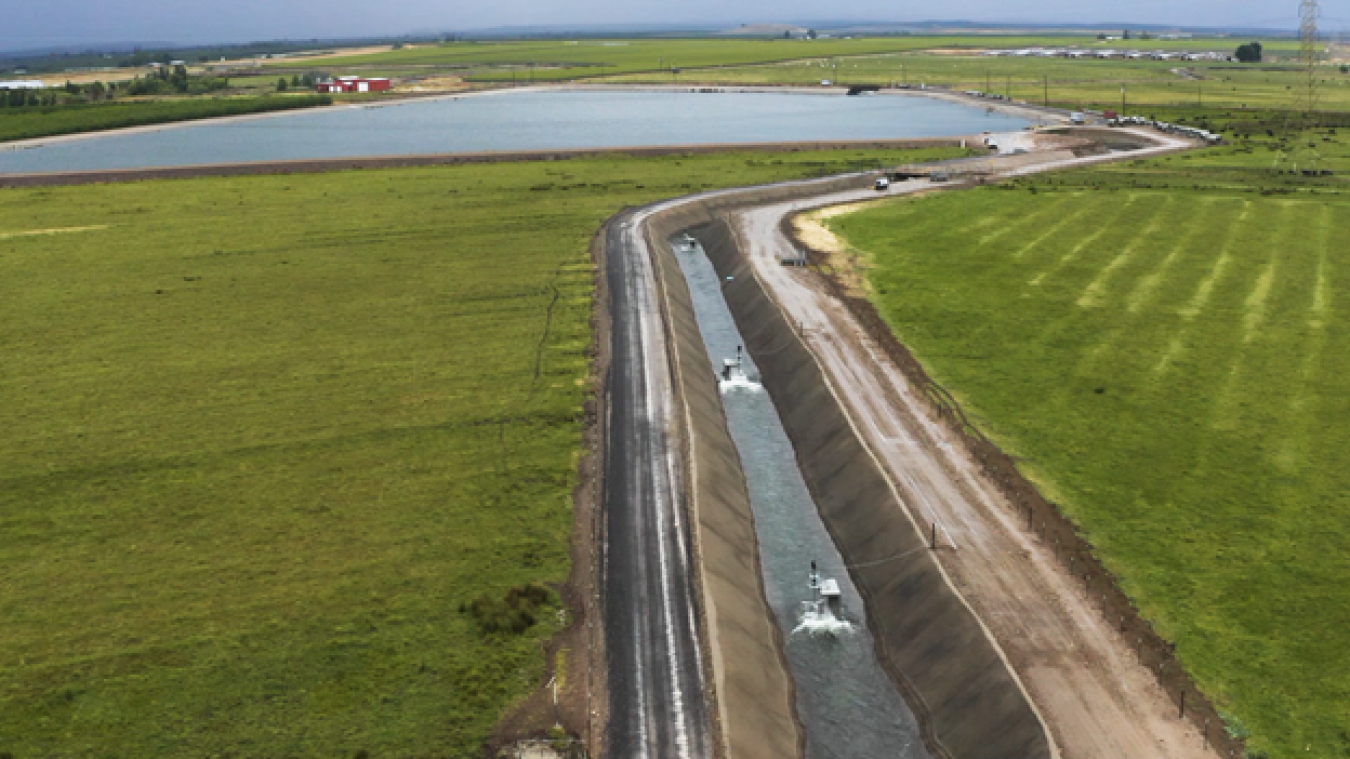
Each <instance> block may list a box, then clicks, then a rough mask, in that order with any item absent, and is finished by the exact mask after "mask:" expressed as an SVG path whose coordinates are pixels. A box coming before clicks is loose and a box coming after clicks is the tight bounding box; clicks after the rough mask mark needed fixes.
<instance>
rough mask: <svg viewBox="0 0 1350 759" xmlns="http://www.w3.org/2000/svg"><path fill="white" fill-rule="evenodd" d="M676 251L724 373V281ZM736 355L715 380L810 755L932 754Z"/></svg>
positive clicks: (751, 370) (684, 250) (735, 337)
mask: <svg viewBox="0 0 1350 759" xmlns="http://www.w3.org/2000/svg"><path fill="white" fill-rule="evenodd" d="M672 248H673V249H674V250H675V254H676V256H677V257H678V259H679V262H680V268H681V270H682V271H683V272H684V276H685V280H686V281H687V282H688V283H689V290H690V294H691V296H692V299H693V304H694V312H695V314H696V315H697V317H698V325H699V331H700V332H701V333H702V334H703V340H704V343H705V344H706V346H707V349H708V360H709V361H711V362H712V363H713V365H714V367H715V368H717V369H718V370H719V371H720V370H721V367H722V365H723V360H724V359H727V358H732V357H735V356H736V349H737V346H738V345H740V344H741V337H740V333H739V331H738V330H737V328H736V323H735V321H734V320H733V319H732V316H731V312H730V310H729V309H728V308H727V304H726V300H725V299H724V298H723V297H722V282H721V281H720V278H719V277H718V275H717V273H716V272H715V271H714V270H713V266H712V263H711V262H710V261H709V260H708V257H707V256H706V255H705V254H704V252H703V249H702V248H701V247H699V246H698V245H697V244H687V243H684V242H681V241H680V240H678V238H677V239H676V240H674V241H673V242H672ZM741 360H742V367H743V371H744V375H745V377H744V379H743V380H742V381H731V382H722V383H721V391H722V405H723V408H724V409H725V411H726V416H727V426H728V428H729V430H730V431H731V437H732V440H733V441H734V442H735V444H736V450H737V452H738V454H739V455H740V459H741V465H742V467H743V470H744V472H745V481H746V485H747V486H748V488H749V491H750V505H751V508H752V509H753V511H754V515H755V531H756V533H757V535H758V538H759V551H760V561H761V564H762V570H763V575H764V590H765V596H766V597H767V598H768V601H769V606H770V607H771V608H772V609H773V613H774V615H775V616H776V617H777V622H778V624H779V626H780V628H781V629H782V631H783V639H784V645H785V648H786V654H787V659H788V667H789V670H790V672H791V674H792V678H793V680H794V682H795V683H796V698H797V714H798V717H799V718H800V719H801V722H802V725H803V726H804V727H805V730H806V744H807V745H806V757H807V759H860V758H867V759H870V758H871V757H887V758H888V759H930V755H929V753H928V751H927V749H926V747H925V746H924V743H923V740H922V738H921V737H920V734H919V725H918V722H917V720H916V719H915V717H914V714H913V713H912V712H911V711H910V709H909V707H908V705H907V704H906V703H905V701H904V698H903V697H902V696H901V694H900V692H899V690H898V689H897V688H896V687H895V684H894V683H893V682H891V680H890V678H889V677H888V676H887V675H886V674H885V672H884V671H883V670H882V669H881V665H880V663H879V661H878V660H877V654H876V648H875V644H874V642H873V638H872V635H871V633H870V632H869V631H868V629H867V626H866V622H865V614H866V610H865V608H864V606H863V599H862V597H861V596H860V595H859V593H858V590H857V588H856V587H855V586H854V585H853V582H852V581H851V580H850V579H849V574H848V567H847V566H846V565H845V563H844V559H843V557H842V556H841V555H840V553H839V551H838V549H837V548H836V547H835V545H834V541H833V539H832V538H831V537H830V534H829V532H828V531H827V530H826V529H825V525H824V523H823V522H822V521H821V518H820V515H819V512H818V511H817V509H816V504H815V501H814V500H813V499H812V497H811V493H810V491H809V490H808V489H807V486H806V482H805V481H804V480H803V478H802V473H801V470H800V469H798V467H797V459H796V455H795V453H794V451H793V448H792V443H791V441H790V440H788V437H787V432H786V431H785V430H784V429H783V425H782V421H781V420H780V419H779V417H778V411H777V410H776V408H775V407H774V404H773V401H772V400H771V399H770V398H769V394H768V393H767V392H765V391H764V389H763V388H762V387H761V386H760V385H759V383H758V382H757V381H756V380H758V378H759V373H758V369H757V368H756V367H755V365H754V362H753V360H752V359H751V358H750V357H749V356H748V355H744V356H742V359H741ZM812 562H816V564H817V566H818V567H819V569H820V574H821V576H822V577H825V578H830V579H833V580H835V581H837V582H838V584H839V589H840V591H841V596H842V597H841V599H840V601H841V604H840V612H841V613H840V616H839V617H838V618H836V617H833V616H828V617H826V618H825V619H821V618H820V616H819V615H817V614H815V613H813V612H812V611H811V610H810V608H809V604H810V603H811V601H812V599H813V593H812V589H811V586H810V583H809V578H810V571H811V563H812Z"/></svg>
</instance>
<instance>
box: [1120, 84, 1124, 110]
mask: <svg viewBox="0 0 1350 759" xmlns="http://www.w3.org/2000/svg"><path fill="white" fill-rule="evenodd" d="M1120 115H1121V116H1124V115H1125V85H1123V84H1122V85H1120Z"/></svg>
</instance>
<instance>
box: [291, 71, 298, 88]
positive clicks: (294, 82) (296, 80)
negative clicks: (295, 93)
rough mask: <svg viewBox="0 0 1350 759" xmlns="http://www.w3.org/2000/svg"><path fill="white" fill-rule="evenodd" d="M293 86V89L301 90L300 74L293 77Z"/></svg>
mask: <svg viewBox="0 0 1350 759" xmlns="http://www.w3.org/2000/svg"><path fill="white" fill-rule="evenodd" d="M291 86H292V87H295V88H296V89H299V88H300V75H299V74H296V75H295V76H292V77H291Z"/></svg>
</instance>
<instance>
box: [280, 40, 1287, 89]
mask: <svg viewBox="0 0 1350 759" xmlns="http://www.w3.org/2000/svg"><path fill="white" fill-rule="evenodd" d="M1068 44H1082V45H1093V44H1097V43H1096V40H1095V39H1093V38H1090V37H1088V36H1086V35H1083V36H1076V37H1054V36H942V37H919V36H901V37H873V38H862V39H828V40H745V39H693V40H579V41H575V42H568V41H562V42H558V41H549V42H454V43H448V44H441V45H427V46H420V47H412V48H408V49H404V50H393V51H389V52H385V53H370V54H362V55H351V56H343V57H341V58H329V59H326V60H323V61H315V62H314V64H315V65H319V66H321V67H327V68H332V69H339V68H340V69H343V70H347V69H370V68H379V67H394V66H422V67H435V68H466V69H481V68H484V67H500V68H502V69H503V70H499V71H491V70H485V71H478V72H476V73H475V75H474V76H473V77H472V78H475V79H480V80H495V81H502V80H512V79H517V80H518V79H520V78H522V77H531V78H534V79H536V80H540V81H545V80H559V79H578V78H584V77H595V76H609V75H616V74H629V73H633V72H648V73H659V72H665V75H666V76H668V77H669V76H671V72H670V69H671V68H678V69H682V70H688V69H706V68H710V67H723V66H743V65H747V64H765V63H773V62H779V61H798V60H802V59H814V58H821V57H833V56H858V55H872V54H878V53H899V52H905V51H919V50H927V49H931V48H987V47H1025V46H1031V45H1045V46H1050V45H1068ZM1112 44H1118V43H1112ZM1149 44H1150V45H1153V46H1155V47H1165V48H1169V49H1209V47H1207V46H1211V47H1212V46H1213V45H1216V44H1217V45H1219V46H1220V49H1226V48H1227V47H1230V46H1231V45H1232V44H1234V43H1231V42H1230V41H1229V40H1219V41H1206V40H1190V41H1185V42H1157V41H1151V42H1150V43H1149ZM1277 46H1278V45H1277ZM297 64H299V65H300V67H303V65H304V62H303V59H296V60H283V61H277V62H274V63H270V64H268V66H270V67H273V68H280V69H292V68H297ZM522 68H523V69H525V71H523V72H520V71H516V69H522ZM507 69H510V70H507ZM681 76H682V77H684V78H685V79H688V80H691V81H692V80H697V79H699V78H701V77H702V73H701V72H696V71H689V72H688V73H687V74H682V75H681Z"/></svg>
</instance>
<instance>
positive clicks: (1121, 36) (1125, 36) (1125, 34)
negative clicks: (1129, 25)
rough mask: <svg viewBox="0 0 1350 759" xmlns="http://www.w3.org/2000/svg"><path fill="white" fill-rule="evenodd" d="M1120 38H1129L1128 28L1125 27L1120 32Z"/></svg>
mask: <svg viewBox="0 0 1350 759" xmlns="http://www.w3.org/2000/svg"><path fill="white" fill-rule="evenodd" d="M1120 38H1121V39H1123V40H1127V39H1129V38H1130V30H1129V29H1126V30H1125V31H1124V32H1122V33H1121V35H1120Z"/></svg>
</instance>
